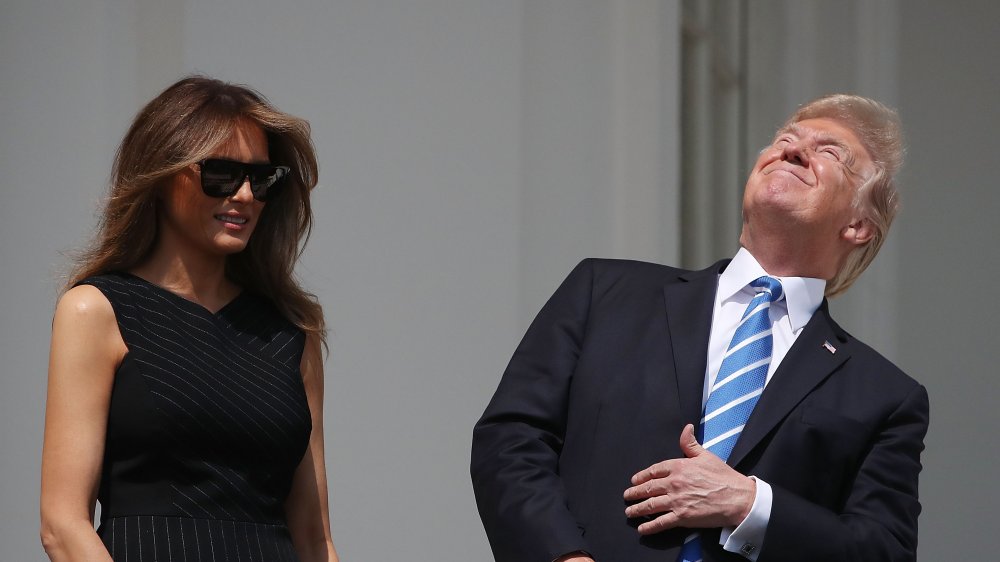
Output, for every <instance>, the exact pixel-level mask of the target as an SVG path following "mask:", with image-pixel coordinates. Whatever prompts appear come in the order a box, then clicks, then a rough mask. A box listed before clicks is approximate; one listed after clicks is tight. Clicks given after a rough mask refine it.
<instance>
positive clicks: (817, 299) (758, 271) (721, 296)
mask: <svg viewBox="0 0 1000 562" xmlns="http://www.w3.org/2000/svg"><path fill="white" fill-rule="evenodd" d="M762 275H770V274H769V273H768V272H766V271H764V268H763V267H761V266H760V264H759V263H757V260H756V259H755V258H754V257H753V256H752V255H751V254H750V252H749V251H747V249H746V248H740V251H739V252H737V253H736V256H735V257H733V261H731V262H730V263H729V265H728V266H726V269H725V271H723V272H722V275H720V276H719V290H718V295H717V297H716V298H717V299H718V301H719V302H720V303H722V302H725V301H727V300H729V299H731V298H733V297H734V296H736V294H737V293H739V292H740V291H742V290H743V289H744V288H745V287H746V286H747V285H749V284H750V282H751V281H753V280H754V279H757V278H758V277H761V276H762ZM771 277H774V278H775V279H777V280H778V281H781V290H782V292H783V293H784V295H785V298H784V300H785V301H786V305H785V306H786V308H787V309H788V322H789V324H791V328H792V331H793V332H797V331H799V330H801V329H802V328H803V327H805V325H806V323H807V322H809V319H810V318H812V315H813V313H815V312H816V309H817V308H819V305H820V304H822V302H823V292H824V291H825V290H826V281H825V280H823V279H814V278H812V277H779V276H777V275H771Z"/></svg>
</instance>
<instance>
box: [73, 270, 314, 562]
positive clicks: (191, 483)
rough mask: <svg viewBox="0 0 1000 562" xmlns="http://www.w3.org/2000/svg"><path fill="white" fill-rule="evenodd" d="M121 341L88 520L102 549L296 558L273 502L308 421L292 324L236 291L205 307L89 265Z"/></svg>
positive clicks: (182, 561) (283, 491)
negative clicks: (94, 508) (95, 503)
mask: <svg viewBox="0 0 1000 562" xmlns="http://www.w3.org/2000/svg"><path fill="white" fill-rule="evenodd" d="M82 284H88V285H93V286H95V287H97V288H98V289H100V290H101V292H103V293H104V295H105V296H106V297H107V298H108V300H109V301H111V305H112V307H113V308H114V312H115V316H116V318H117V320H118V328H119V330H120V332H121V335H122V338H123V339H124V341H125V344H126V346H127V347H128V353H127V354H126V355H125V358H124V360H123V361H122V364H121V366H120V367H119V368H118V371H117V372H116V373H115V381H114V388H113V390H112V394H111V406H110V412H109V418H108V429H107V440H106V448H105V452H104V464H103V468H102V472H101V484H100V490H99V492H98V500H99V501H100V504H101V521H100V526H99V528H98V530H97V532H98V535H99V536H100V537H101V540H103V541H104V544H105V546H106V547H107V549H108V552H109V553H110V554H111V557H112V558H113V559H114V560H115V561H123V560H128V561H130V562H131V561H161V562H195V561H205V562H208V561H215V562H229V561H233V562H237V561H238V562H275V561H278V562H286V561H287V562H296V561H297V560H298V558H297V557H296V555H295V552H294V549H293V548H292V541H291V537H290V535H289V533H288V528H287V527H286V525H285V515H284V509H283V503H284V500H285V498H286V497H287V496H288V492H289V489H290V486H291V481H292V475H293V473H294V471H295V468H296V467H297V466H298V464H299V461H300V460H301V459H302V456H303V454H304V452H305V450H306V447H307V445H308V441H309V434H310V431H311V429H312V425H311V421H310V415H309V405H308V403H307V402H306V396H305V390H304V388H303V386H302V375H301V373H300V372H299V362H300V359H301V357H302V351H303V348H304V345H305V335H304V334H303V333H302V331H300V330H299V329H298V328H297V327H295V326H294V325H293V324H291V323H290V322H288V321H287V320H286V319H285V318H283V317H282V316H281V314H280V313H279V312H278V310H277V309H276V308H275V307H274V305H273V304H272V303H271V302H270V301H269V300H268V299H266V298H264V297H261V296H259V295H253V294H249V293H247V292H246V291H244V292H243V293H242V294H240V295H239V296H237V297H236V298H235V299H234V300H233V301H232V302H230V303H229V304H227V305H226V306H225V307H223V308H222V309H221V310H219V311H218V312H216V313H214V314H213V313H211V312H209V311H208V310H207V309H205V308H204V307H202V306H200V305H198V304H196V303H193V302H191V301H189V300H187V299H185V298H183V297H181V296H179V295H176V294H174V293H171V292H170V291H167V290H166V289H163V288H161V287H158V286H156V285H153V284H151V283H149V282H148V281H145V280H143V279H141V278H139V277H136V276H133V275H130V274H125V273H114V274H108V275H101V276H97V277H91V278H88V279H85V280H84V281H82Z"/></svg>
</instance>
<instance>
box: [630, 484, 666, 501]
mask: <svg viewBox="0 0 1000 562" xmlns="http://www.w3.org/2000/svg"><path fill="white" fill-rule="evenodd" d="M666 493H667V483H666V482H665V481H664V480H662V479H653V480H649V481H648V482H643V483H642V484H639V485H637V486H632V487H631V488H628V489H626V490H625V494H624V495H625V499H626V500H629V501H635V500H642V499H646V498H652V497H655V496H662V495H664V494H666Z"/></svg>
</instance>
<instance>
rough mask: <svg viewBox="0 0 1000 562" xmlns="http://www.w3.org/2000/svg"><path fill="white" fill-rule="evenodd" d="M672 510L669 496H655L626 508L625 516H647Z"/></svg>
mask: <svg viewBox="0 0 1000 562" xmlns="http://www.w3.org/2000/svg"><path fill="white" fill-rule="evenodd" d="M666 511H670V498H669V497H668V496H665V495H664V496H654V497H651V498H649V499H647V500H645V501H641V502H639V503H637V504H634V505H630V506H628V507H627V508H625V517H628V518H630V519H631V518H633V517H645V516H647V515H655V514H657V513H663V512H666Z"/></svg>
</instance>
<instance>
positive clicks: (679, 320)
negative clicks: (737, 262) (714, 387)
mask: <svg viewBox="0 0 1000 562" xmlns="http://www.w3.org/2000/svg"><path fill="white" fill-rule="evenodd" d="M728 263H729V262H728V260H727V261H723V262H719V263H717V264H715V265H713V266H712V267H710V268H708V269H704V270H701V271H695V272H691V273H687V274H685V275H682V276H681V277H680V279H681V282H680V283H672V284H670V285H667V286H666V287H664V289H663V293H664V298H665V299H666V313H667V326H668V328H669V330H670V344H671V347H672V350H673V357H674V373H675V375H676V380H677V396H678V399H679V401H680V404H679V407H680V412H681V417H682V420H681V421H682V423H684V424H686V423H693V424H695V427H696V428H697V427H698V423H699V420H700V419H701V402H702V396H703V394H704V388H705V368H706V363H707V360H708V336H709V332H710V330H711V328H712V306H713V302H714V300H715V292H716V290H717V287H718V275H719V273H720V272H721V271H722V270H723V269H724V268H725V266H726V264H728Z"/></svg>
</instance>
